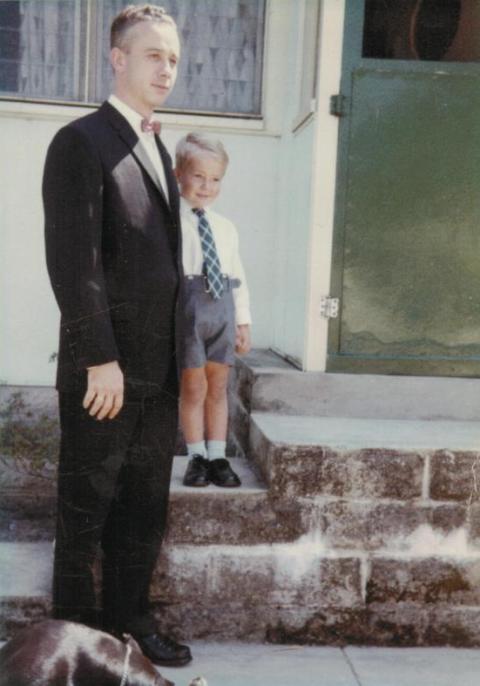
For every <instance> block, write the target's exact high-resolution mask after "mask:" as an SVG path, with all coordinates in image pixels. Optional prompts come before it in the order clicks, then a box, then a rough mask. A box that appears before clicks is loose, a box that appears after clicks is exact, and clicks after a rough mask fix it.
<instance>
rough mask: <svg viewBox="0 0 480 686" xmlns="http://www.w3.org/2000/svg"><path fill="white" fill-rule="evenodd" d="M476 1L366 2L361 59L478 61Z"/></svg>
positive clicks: (479, 19) (479, 17) (479, 11)
mask: <svg viewBox="0 0 480 686" xmlns="http://www.w3.org/2000/svg"><path fill="white" fill-rule="evenodd" d="M479 32H480V3H479V2H478V0H405V1H404V2H397V0H367V2H366V4H365V27H364V32H363V57H374V58H380V59H397V60H433V61H445V62H478V61H480V44H479V41H478V35H479Z"/></svg>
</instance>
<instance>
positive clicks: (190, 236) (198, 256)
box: [180, 198, 252, 326]
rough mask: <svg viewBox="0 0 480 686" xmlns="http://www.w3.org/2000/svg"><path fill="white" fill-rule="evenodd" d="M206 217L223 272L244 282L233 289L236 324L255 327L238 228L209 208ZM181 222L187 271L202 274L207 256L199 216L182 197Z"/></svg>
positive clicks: (183, 258) (184, 264)
mask: <svg viewBox="0 0 480 686" xmlns="http://www.w3.org/2000/svg"><path fill="white" fill-rule="evenodd" d="M205 216H206V218H207V219H208V223H209V224H210V226H211V228H212V233H213V237H214V239H215V245H216V247H217V253H218V257H219V259H220V265H221V267H222V273H223V274H227V275H228V276H229V277H231V278H232V279H240V281H241V284H240V286H239V287H238V288H234V289H233V290H232V293H233V302H234V305H235V323H236V325H237V326H241V325H243V324H251V323H252V318H251V315H250V296H249V293H248V287H247V281H246V277H245V270H244V268H243V265H242V261H241V259H240V251H239V244H238V233H237V229H236V228H235V225H234V224H233V222H231V221H230V220H229V219H227V218H226V217H223V216H222V215H221V214H218V212H215V211H214V210H212V209H211V208H210V207H207V208H205ZM180 219H181V224H182V261H183V271H184V273H185V275H186V276H189V275H191V274H193V275H199V274H202V269H203V253H202V244H201V242H200V234H199V233H198V217H197V216H196V215H195V214H194V213H193V212H192V206H191V205H190V204H189V203H188V202H187V201H186V200H185V199H184V198H180Z"/></svg>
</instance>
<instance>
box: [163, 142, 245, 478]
mask: <svg viewBox="0 0 480 686" xmlns="http://www.w3.org/2000/svg"><path fill="white" fill-rule="evenodd" d="M227 164H228V156H227V153H226V152H225V149H224V147H223V145H222V144H221V143H220V142H219V141H216V140H211V139H209V138H207V137H205V136H204V135H203V134H198V133H190V134H188V135H187V136H186V137H185V138H183V139H182V140H181V141H180V142H179V143H178V145H177V149H176V170H175V173H176V176H177V180H178V183H179V187H180V195H181V198H180V218H181V222H182V243H183V253H182V256H183V268H184V273H185V278H184V282H183V284H182V295H181V302H180V306H181V307H182V308H183V330H182V331H181V343H180V351H181V353H180V354H181V359H180V364H181V368H182V375H181V387H180V421H181V424H182V429H183V433H184V436H185V440H186V443H187V449H188V456H189V458H190V460H189V463H188V466H187V470H186V472H185V476H184V480H183V483H184V484H185V485H186V486H208V484H209V483H213V484H215V485H217V486H223V487H235V486H239V485H240V479H239V477H238V475H237V474H236V473H235V472H234V471H233V469H232V468H231V466H230V463H229V462H228V460H227V459H226V458H225V448H226V440H227V424H228V405H227V382H228V374H229V371H230V366H231V365H233V363H234V359H235V352H237V353H240V354H243V353H247V352H248V351H249V350H250V324H251V317H250V307H249V296H248V289H247V284H246V280H245V273H244V270H243V266H242V263H241V261H240V255H239V250H238V236H237V231H236V229H235V226H234V225H233V224H232V222H231V221H229V220H228V219H226V218H225V217H223V216H221V215H220V214H217V213H216V212H213V210H211V209H207V208H209V206H210V205H211V204H212V203H213V202H214V200H215V199H216V198H217V196H218V194H219V192H220V185H221V182H222V178H223V175H224V174H225V170H226V168H227ZM205 438H206V439H207V444H206V445H205Z"/></svg>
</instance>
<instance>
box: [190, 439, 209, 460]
mask: <svg viewBox="0 0 480 686" xmlns="http://www.w3.org/2000/svg"><path fill="white" fill-rule="evenodd" d="M187 451H188V457H193V456H194V455H201V456H202V457H207V449H206V447H205V441H199V442H198V443H187Z"/></svg>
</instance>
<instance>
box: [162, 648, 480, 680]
mask: <svg viewBox="0 0 480 686" xmlns="http://www.w3.org/2000/svg"><path fill="white" fill-rule="evenodd" d="M191 648H192V653H193V655H194V660H193V662H192V663H191V665H188V666H187V667H183V668H179V669H166V668H161V669H160V672H161V674H162V675H163V676H164V677H167V678H168V679H170V680H171V681H174V682H175V684H176V686H188V684H189V683H190V681H191V679H193V678H194V677H196V676H203V677H204V678H205V679H206V680H207V683H208V686H478V684H479V683H480V649H478V650H468V649H456V648H357V647H348V648H327V647H326V648H323V647H311V646H280V645H258V644H245V643H222V644H218V643H217V644H215V643H199V642H195V643H192V644H191Z"/></svg>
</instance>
